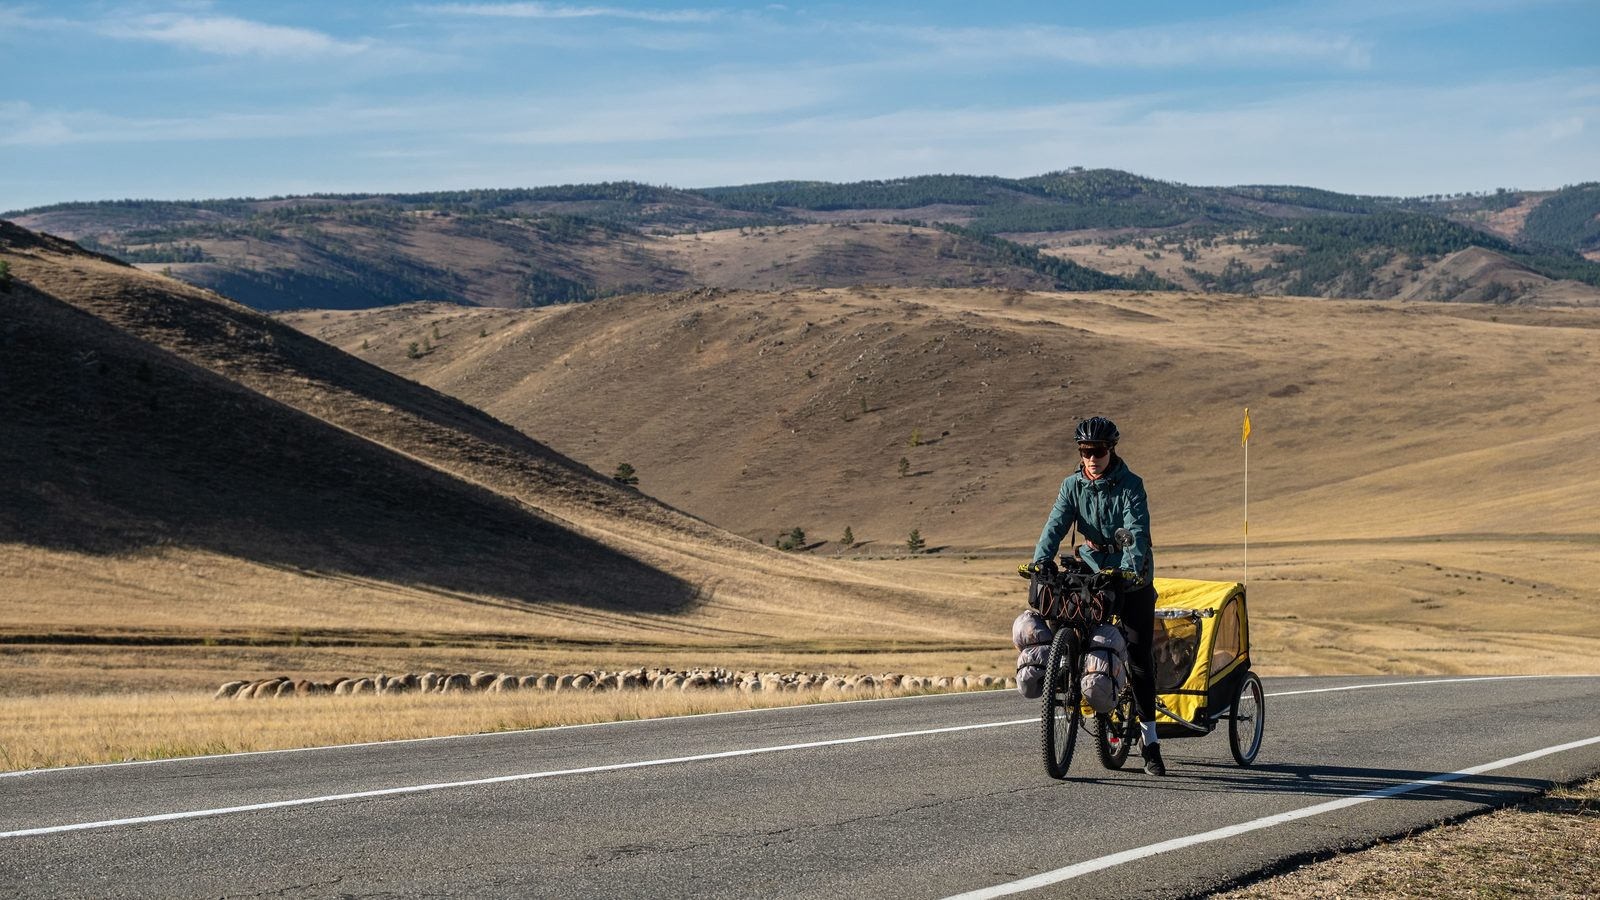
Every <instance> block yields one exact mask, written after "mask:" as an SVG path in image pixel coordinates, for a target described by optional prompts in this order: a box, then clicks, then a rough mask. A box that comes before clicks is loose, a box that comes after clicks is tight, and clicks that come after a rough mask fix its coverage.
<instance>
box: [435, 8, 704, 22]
mask: <svg viewBox="0 0 1600 900" xmlns="http://www.w3.org/2000/svg"><path fill="white" fill-rule="evenodd" d="M417 8H418V9H419V10H422V11H423V12H430V13H438V14H444V15H456V16H479V17H490V18H505V19H595V18H611V19H635V20H638V21H643V22H667V23H670V22H709V21H712V20H713V19H717V18H719V17H720V16H721V13H719V12H717V11H716V10H704V9H675V10H647V9H623V8H621V7H615V6H566V5H563V4H558V3H439V4H432V5H425V6H419V7H417Z"/></svg>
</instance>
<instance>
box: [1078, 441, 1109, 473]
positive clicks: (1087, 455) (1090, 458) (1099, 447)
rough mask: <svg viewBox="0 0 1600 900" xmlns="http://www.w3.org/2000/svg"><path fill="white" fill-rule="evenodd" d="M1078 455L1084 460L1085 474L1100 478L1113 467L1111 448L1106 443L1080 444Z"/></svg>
mask: <svg viewBox="0 0 1600 900" xmlns="http://www.w3.org/2000/svg"><path fill="white" fill-rule="evenodd" d="M1078 457H1079V458H1080V459H1082V460H1083V474H1085V475H1087V476H1089V477H1090V478H1099V477H1100V476H1101V475H1104V474H1105V473H1106V469H1108V468H1110V467H1111V448H1110V447H1107V446H1105V445H1104V444H1079V445H1078Z"/></svg>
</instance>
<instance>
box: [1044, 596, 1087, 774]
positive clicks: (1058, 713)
mask: <svg viewBox="0 0 1600 900" xmlns="http://www.w3.org/2000/svg"><path fill="white" fill-rule="evenodd" d="M1077 673H1078V637H1077V634H1076V632H1074V631H1073V630H1072V629H1071V628H1066V627H1063V628H1062V629H1061V630H1059V631H1057V632H1056V639H1055V640H1054V641H1053V642H1051V644H1050V661H1049V663H1047V664H1046V666H1045V670H1044V714H1043V717H1042V720H1041V721H1040V725H1041V730H1042V731H1043V738H1044V770H1045V772H1047V773H1049V775H1050V777H1051V778H1066V777H1067V767H1068V766H1070V765H1072V748H1073V746H1074V745H1075V744H1077V742H1078V722H1079V720H1080V719H1082V718H1083V710H1082V708H1081V706H1080V703H1081V700H1082V698H1081V697H1080V696H1079V688H1078V675H1077Z"/></svg>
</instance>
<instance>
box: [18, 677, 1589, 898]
mask: <svg viewBox="0 0 1600 900" xmlns="http://www.w3.org/2000/svg"><path fill="white" fill-rule="evenodd" d="M1266 686H1267V691H1268V698H1267V714H1268V719H1267V730H1266V741H1265V744H1264V747H1263V749H1262V751H1261V757H1260V759H1259V761H1258V762H1257V764H1256V765H1255V766H1253V767H1251V768H1248V769H1241V768H1239V767H1237V766H1235V765H1234V764H1233V762H1232V759H1231V757H1230V756H1229V755H1228V748H1227V738H1226V736H1225V735H1223V734H1221V733H1218V734H1213V735H1210V736H1207V737H1203V738H1195V739H1189V740H1181V741H1179V740H1173V741H1168V742H1167V743H1166V744H1165V747H1164V749H1165V751H1166V758H1167V763H1168V770H1169V775H1168V777H1166V778H1164V779H1157V778H1151V777H1148V776H1146V775H1144V774H1143V773H1141V772H1139V771H1138V770H1137V769H1136V768H1130V769H1129V770H1127V771H1124V772H1108V771H1105V770H1103V769H1101V768H1100V766H1099V763H1098V761H1097V759H1096V758H1095V756H1094V753H1093V748H1092V745H1087V744H1086V743H1084V742H1080V744H1079V753H1078V756H1077V758H1076V759H1075V760H1074V762H1073V768H1072V772H1071V775H1072V779H1071V780H1070V781H1067V782H1057V781H1053V780H1051V779H1049V778H1048V777H1046V776H1045V774H1044V771H1043V764H1042V762H1041V760H1040V753H1039V729H1038V726H1037V705H1036V703H1035V702H1033V701H1024V700H1022V699H1020V698H1019V697H1017V696H1016V695H1015V694H1014V693H1010V692H1003V693H982V694H958V695H946V696H939V697H924V698H908V699H901V700H887V701H874V702H856V703H838V704H829V705H825V706H812V707H797V708H790V709H775V710H762V711H756V712H750V713H739V714H731V715H715V716H702V717H697V718H685V719H666V720H658V721H650V722H633V723H618V724H611V725H600V726H588V727H578V728H565V729H546V730H542V731H534V732H522V733H515V734H502V735H483V736H475V737H465V738H450V739H440V740H429V741H410V742H399V743H390V744H374V745H366V746H355V747H342V748H329V749H319V750H310V751H297V752H285V753H264V754H251V755H239V756H230V757H214V758H201V759H191V760H174V761H166V762H157V763H150V764H132V765H116V766H101V767H86V768H78V769H59V770H48V771H39V772H29V773H19V774H6V775H0V895H4V896H7V897H11V896H50V897H61V896H93V897H122V896H159V897H190V896H207V897H245V896H250V897H254V896H262V895H272V896H318V897H322V896H373V895H379V896H404V897H412V896H416V897H424V896H473V897H481V896H519V897H520V896H540V897H613V896H626V897H636V896H649V897H679V896H706V897H751V896H763V897H765V896H778V897H841V896H851V897H858V896H859V897H880V896H881V897H947V896H951V895H955V894H960V893H963V892H969V891H982V890H985V889H993V888H995V887H996V886H1006V885H1010V886H1011V887H1010V888H1002V890H1015V889H1019V888H1024V887H1029V886H1030V885H1032V887H1031V890H1029V891H1028V892H1027V893H1025V894H1024V895H1025V896H1036V897H1045V896H1068V895H1071V896H1118V897H1140V896H1185V895H1192V894H1196V893H1204V892H1205V891H1207V890H1209V889H1211V888H1214V887H1216V886H1217V885H1220V884H1224V883H1227V882H1229V881H1230V880H1232V879H1235V878H1237V877H1239V876H1241V875H1244V874H1247V873H1250V872H1253V871H1258V870H1260V869H1261V868H1262V867H1265V866H1268V865H1271V864H1273V863H1275V862H1278V861H1281V860H1285V859H1291V858H1296V857H1300V856H1303V855H1305V854H1308V853H1314V852H1317V851H1321V850H1328V849H1334V848H1341V847H1351V846H1356V845H1361V844H1365V843H1368V842H1370V841H1372V840H1373V839H1375V838H1377V837H1379V836H1384V835H1392V834H1399V833H1403V832H1406V831H1409V830H1411V829H1413V828H1416V827H1418V826H1423V825H1427V824H1430V823H1433V822H1436V821H1439V820H1441V819H1445V818H1449V817H1454V816H1459V815H1462V814H1465V813H1468V812H1470V811H1472V810H1475V809H1481V808H1484V807H1486V806H1498V805H1503V804H1506V803H1509V802H1512V801H1514V800H1516V799H1518V798H1520V797H1522V796H1525V795H1527V794H1529V793H1532V792H1536V791H1539V790H1542V789H1544V788H1546V787H1547V786H1549V785H1550V784H1551V783H1552V782H1557V781H1569V780H1573V779H1576V778H1580V777H1584V776H1587V775H1590V774H1592V773H1595V772H1597V771H1600V678H1580V677H1570V678H1516V679H1490V680H1472V681H1463V680H1437V679H1427V678H1419V679H1396V678H1294V679H1268V680H1267V682H1266ZM1352 686H1361V689H1358V690H1327V689H1329V688H1346V687H1352ZM1006 723H1014V724H1006ZM1590 739H1593V740H1590ZM1579 742H1586V743H1579ZM1568 744H1578V745H1577V746H1571V747H1568V748H1566V749H1560V750H1554V751H1553V752H1546V751H1550V750H1551V748H1556V747H1561V746H1563V745H1568ZM752 750H755V751H760V752H747V751H752ZM1536 754H1542V755H1536ZM1535 755H1536V756H1535ZM1522 756H1535V758H1531V759H1524V760H1522V761H1513V762H1507V760H1513V759H1515V758H1517V757H1522ZM1135 762H1136V760H1131V761H1130V766H1131V765H1132V764H1133V763H1135ZM1469 769H1477V770H1478V771H1476V773H1475V774H1468V775H1459V774H1453V773H1461V772H1463V771H1465V770H1469ZM574 770H576V771H574ZM1441 775H1444V776H1447V777H1445V778H1440V777H1439V776H1441ZM1418 782H1425V783H1421V784H1418ZM1385 789H1388V790H1389V791H1390V793H1391V794H1392V796H1387V797H1380V798H1376V799H1360V798H1363V797H1365V796H1366V795H1369V794H1371V793H1373V792H1377V791H1384V790H1385ZM1267 817H1276V818H1271V819H1268V820H1267V821H1265V822H1263V821H1262V820H1263V819H1264V818H1267ZM1219 829H1221V830H1220V831H1219ZM1196 836H1199V837H1198V842H1196ZM1030 877H1032V878H1034V879H1035V881H1034V882H1024V883H1022V884H1017V882H1019V881H1021V880H1022V879H1028V878H1030ZM994 893H995V892H994V891H991V892H990V895H994Z"/></svg>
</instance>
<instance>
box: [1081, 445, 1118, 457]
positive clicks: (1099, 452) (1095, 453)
mask: <svg viewBox="0 0 1600 900" xmlns="http://www.w3.org/2000/svg"><path fill="white" fill-rule="evenodd" d="M1110 452H1111V448H1110V447H1079V448H1078V455H1079V456H1081V457H1083V458H1084V459H1099V458H1100V457H1102V456H1105V455H1106V454H1107V453H1110Z"/></svg>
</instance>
